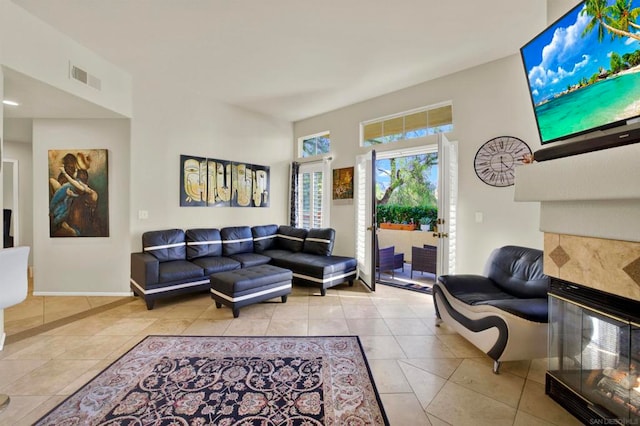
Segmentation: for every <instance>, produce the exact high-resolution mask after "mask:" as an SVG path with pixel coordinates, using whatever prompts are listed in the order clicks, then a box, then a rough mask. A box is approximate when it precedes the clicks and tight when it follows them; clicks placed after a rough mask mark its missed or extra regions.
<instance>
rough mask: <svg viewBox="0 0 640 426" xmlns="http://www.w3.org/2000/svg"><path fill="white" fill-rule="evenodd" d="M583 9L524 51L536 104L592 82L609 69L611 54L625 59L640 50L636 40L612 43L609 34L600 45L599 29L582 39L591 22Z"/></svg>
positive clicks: (524, 48) (627, 39)
mask: <svg viewBox="0 0 640 426" xmlns="http://www.w3.org/2000/svg"><path fill="white" fill-rule="evenodd" d="M613 3H614V2H613V1H611V0H609V1H608V4H613ZM634 6H635V5H634ZM583 9H584V3H580V4H579V5H578V6H576V7H575V8H574V9H572V10H571V11H570V12H569V13H567V14H566V15H565V16H564V17H562V18H561V19H560V20H559V21H558V22H556V23H555V24H553V25H552V26H551V27H549V28H548V29H546V30H545V31H544V32H543V33H542V34H540V35H538V36H537V37H536V38H534V39H533V40H532V41H531V42H529V43H528V44H527V45H526V46H524V47H523V48H522V50H521V53H522V58H523V61H524V65H525V69H526V72H527V76H528V79H529V87H530V90H531V95H532V97H533V101H534V103H535V104H536V105H537V104H538V103H540V102H541V101H544V100H547V99H550V98H552V97H553V96H554V95H556V94H558V93H561V92H563V91H565V90H566V89H567V87H568V86H572V85H574V84H576V83H578V82H579V81H580V79H582V78H583V77H586V78H587V79H589V78H590V77H591V76H592V75H593V74H595V73H598V71H599V69H600V68H601V67H602V68H604V69H605V70H608V69H610V68H611V64H610V57H611V53H612V52H617V53H618V54H619V55H620V56H622V55H624V54H625V53H630V52H634V51H636V50H638V49H640V44H639V43H638V41H637V40H633V39H630V38H628V37H622V38H615V39H613V40H612V38H611V35H610V34H609V33H607V32H605V35H604V37H603V39H602V42H599V41H598V30H597V27H596V28H594V29H593V31H591V32H590V33H588V34H587V35H585V36H584V37H583V35H582V33H583V31H584V28H585V27H586V26H587V24H588V23H589V21H590V19H591V17H590V16H588V15H587V14H586V13H585V14H581V13H580V12H581V11H582V10H583Z"/></svg>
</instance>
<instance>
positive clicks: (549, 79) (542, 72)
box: [520, 0, 640, 149]
mask: <svg viewBox="0 0 640 426" xmlns="http://www.w3.org/2000/svg"><path fill="white" fill-rule="evenodd" d="M633 3H634V1H633V0H617V1H615V0H586V1H582V2H580V3H579V4H578V5H577V6H575V7H574V8H573V9H571V10H570V11H569V12H567V13H566V14H565V15H564V16H562V17H561V18H560V19H558V20H557V21H556V22H554V23H553V24H552V25H550V26H549V27H548V28H547V29H545V30H544V31H542V32H541V33H540V34H538V35H537V36H536V37H535V38H533V40H531V41H530V42H529V43H527V44H526V45H525V46H524V47H522V48H521V49H520V54H521V57H522V63H523V65H524V69H525V73H526V76H527V82H528V86H529V93H530V95H531V102H532V104H533V109H534V115H535V119H536V123H537V126H538V132H539V134H540V140H541V143H542V144H548V143H550V142H557V141H562V140H567V139H571V138H574V137H575V136H578V135H581V134H585V133H590V132H595V131H596V130H604V129H609V128H613V127H618V126H626V125H628V124H631V123H634V122H636V121H638V117H640V18H638V19H637V21H638V23H636V20H634V17H638V16H640V8H634V5H633ZM635 3H638V4H637V5H636V7H637V6H640V1H638V0H636V1H635ZM625 17H626V19H625ZM621 130H624V128H621ZM596 134H597V133H596ZM586 140H587V139H586V138H584V140H583V141H577V140H576V141H575V143H576V144H580V143H581V142H582V143H587V142H585V141H586ZM625 143H631V142H630V141H629V140H627V141H625ZM620 144H622V143H620ZM607 147H609V146H607ZM596 149H602V148H596Z"/></svg>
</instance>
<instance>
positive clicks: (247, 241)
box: [220, 226, 253, 256]
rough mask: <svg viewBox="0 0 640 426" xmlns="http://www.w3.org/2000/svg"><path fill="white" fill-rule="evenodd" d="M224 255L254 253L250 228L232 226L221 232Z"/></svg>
mask: <svg viewBox="0 0 640 426" xmlns="http://www.w3.org/2000/svg"><path fill="white" fill-rule="evenodd" d="M220 235H221V236H222V254H223V255H224V256H229V255H232V254H238V253H253V235H252V234H251V228H250V227H248V226H230V227H227V228H222V229H221V230H220Z"/></svg>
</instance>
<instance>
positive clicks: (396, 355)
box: [0, 283, 580, 426]
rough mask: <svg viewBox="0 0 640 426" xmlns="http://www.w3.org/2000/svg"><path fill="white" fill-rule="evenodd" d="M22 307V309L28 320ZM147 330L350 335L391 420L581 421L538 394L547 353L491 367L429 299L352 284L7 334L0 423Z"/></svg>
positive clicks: (104, 315) (51, 401)
mask: <svg viewBox="0 0 640 426" xmlns="http://www.w3.org/2000/svg"><path fill="white" fill-rule="evenodd" d="M49 298H50V297H47V298H46V299H49ZM67 299H68V298H67ZM72 299H77V303H78V304H79V306H74V305H73V304H72V303H71V302H72V301H69V300H67V301H65V303H64V305H67V306H68V309H69V312H73V313H77V312H79V311H81V310H84V309H86V308H87V307H86V304H87V303H88V302H87V301H86V300H82V299H86V298H72ZM61 302H62V299H60V300H59V301H58V303H57V304H56V302H55V301H52V303H53V304H56V306H59V305H60V303H61ZM43 303H44V301H43ZM93 303H96V306H99V305H102V304H103V303H102V302H93ZM29 312H31V313H27V312H26V311H25V313H24V315H23V316H24V317H34V315H33V312H34V311H33V310H32V311H29ZM55 312H56V315H59V316H58V318H60V317H61V316H62V315H63V314H64V310H62V309H56V310H55ZM14 314H15V315H16V316H20V312H18V311H15V312H14ZM14 318H15V317H14ZM32 321H33V322H34V323H37V322H38V320H35V319H32ZM39 321H41V322H42V323H44V322H45V321H44V319H43V318H41V319H40V320H39ZM149 334H192V335H236V336H241V335H245V336H250V335H344V334H357V335H359V336H360V339H361V341H362V344H363V346H364V348H365V352H366V355H367V359H368V360H369V364H370V367H371V369H372V371H373V375H374V378H375V382H376V385H377V387H378V390H379V392H380V395H381V398H382V401H383V404H384V407H385V410H386V412H387V415H388V417H389V420H390V423H391V425H394V426H395V425H397V426H405V425H407V426H408V425H411V426H419V425H449V424H450V425H467V424H468V425H492V426H493V425H503V424H504V425H517V426H525V425H562V426H565V425H578V424H580V423H579V422H578V421H577V420H576V419H575V418H573V417H572V416H571V415H569V414H568V413H567V412H566V411H565V410H563V409H562V408H561V407H560V406H558V405H557V404H556V403H555V402H553V401H552V400H551V399H549V398H548V397H547V396H545V395H544V384H543V383H544V370H545V363H544V361H543V360H535V361H533V362H529V361H523V362H509V363H504V365H503V366H502V370H501V374H499V375H494V374H493V373H492V370H491V367H492V361H491V360H490V359H489V358H488V357H486V356H485V355H484V354H483V353H481V352H480V351H478V350H477V349H476V348H475V347H474V346H472V345H470V344H469V343H468V342H467V341H466V340H464V339H463V338H462V337H460V336H459V335H458V334H456V333H454V332H452V331H451V330H447V328H446V327H440V328H437V327H435V326H434V307H433V301H432V298H431V296H428V295H424V294H420V293H416V292H411V291H407V290H400V289H397V288H393V287H386V286H378V291H376V292H375V293H371V292H369V291H368V290H366V289H365V288H364V286H362V285H361V284H359V283H357V284H356V285H355V286H354V287H348V286H346V285H341V286H338V287H335V288H333V289H329V290H328V291H327V295H326V296H325V297H321V296H319V293H318V292H316V291H315V290H313V289H310V288H305V287H297V286H296V287H294V292H293V293H292V295H291V296H290V297H289V299H288V301H287V303H286V304H282V303H280V302H279V298H278V299H275V300H274V301H273V302H269V303H260V304H256V305H252V306H248V307H245V308H242V309H241V310H240V317H239V318H236V319H234V318H233V315H232V314H231V310H230V309H228V308H226V307H223V308H221V309H216V307H215V305H214V304H213V303H212V301H211V299H210V298H209V296H208V295H207V294H202V295H192V296H188V297H181V298H176V299H171V300H160V301H157V302H156V307H155V308H154V309H153V310H152V311H147V309H146V307H145V304H144V302H143V301H142V300H141V299H139V298H130V302H128V303H125V304H121V305H119V306H117V307H114V308H112V309H108V310H104V311H103V312H98V313H95V314H92V315H89V316H87V317H86V318H83V319H79V320H75V321H71V322H69V323H67V324H65V325H61V326H59V327H56V328H53V329H50V330H47V331H43V332H42V333H39V334H36V335H34V336H32V337H28V338H25V339H23V340H19V341H16V342H11V340H12V339H11V337H9V339H8V340H9V343H8V344H7V345H6V346H5V349H4V350H3V351H2V352H0V393H8V394H10V395H11V399H12V401H11V404H10V405H9V408H8V409H7V410H6V411H4V412H3V413H0V425H29V424H32V423H33V422H34V421H35V420H37V419H38V418H39V417H40V416H42V415H44V414H45V413H46V412H47V411H48V410H50V409H51V408H53V407H54V406H55V405H56V404H58V403H59V402H60V401H62V400H63V399H64V398H65V397H66V396H68V395H70V394H71V393H73V392H74V391H75V390H77V389H78V388H80V387H81V386H82V385H83V384H84V383H86V382H87V381H89V380H90V379H91V378H92V377H94V376H95V375H96V374H98V373H99V372H100V371H102V369H104V368H105V367H107V366H108V365H109V364H110V363H111V362H113V361H114V360H115V359H117V358H118V357H119V356H121V355H122V354H123V353H125V352H126V351H127V350H128V349H130V348H131V347H132V346H134V345H135V344H136V343H137V342H139V341H140V340H141V339H142V338H143V337H144V336H147V335H149Z"/></svg>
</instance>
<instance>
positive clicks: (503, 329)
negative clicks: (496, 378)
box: [433, 246, 549, 373]
mask: <svg viewBox="0 0 640 426" xmlns="http://www.w3.org/2000/svg"><path fill="white" fill-rule="evenodd" d="M542 257H543V256H542V251H541V250H536V249H532V248H526V247H517V246H505V247H502V248H499V249H496V250H494V251H493V252H492V253H491V256H490V257H489V259H488V261H487V263H486V265H485V273H484V275H443V276H440V277H438V281H437V282H436V284H435V285H434V287H433V298H434V302H435V307H436V315H437V317H438V323H437V324H436V325H439V323H440V322H444V323H445V324H446V325H447V326H449V327H451V328H453V329H454V330H456V331H457V332H458V333H460V334H461V335H462V336H463V337H465V338H466V339H467V340H469V341H470V342H471V343H473V344H474V345H475V346H476V347H478V348H479V349H480V350H482V351H483V352H485V353H486V354H487V355H488V356H489V357H490V358H492V359H493V360H494V367H493V371H494V373H498V370H499V368H500V362H501V361H514V360H523V359H534V358H543V357H546V356H547V334H548V330H547V329H548V321H549V320H548V300H547V291H548V288H549V278H548V277H547V276H546V275H545V274H544V272H543V264H542Z"/></svg>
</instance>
